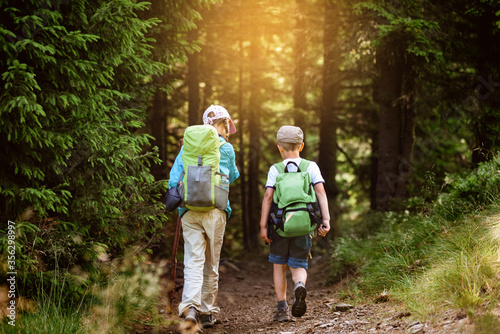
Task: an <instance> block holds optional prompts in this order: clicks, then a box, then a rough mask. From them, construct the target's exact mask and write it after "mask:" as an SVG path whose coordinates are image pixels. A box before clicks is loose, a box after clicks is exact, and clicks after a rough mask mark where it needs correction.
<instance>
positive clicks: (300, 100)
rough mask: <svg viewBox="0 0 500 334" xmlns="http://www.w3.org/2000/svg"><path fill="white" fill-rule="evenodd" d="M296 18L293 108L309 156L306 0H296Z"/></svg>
mask: <svg viewBox="0 0 500 334" xmlns="http://www.w3.org/2000/svg"><path fill="white" fill-rule="evenodd" d="M295 3H296V6H297V8H296V18H295V46H294V50H293V51H294V53H295V55H294V60H295V71H294V85H293V108H294V123H295V125H296V126H299V127H302V129H303V130H304V143H305V144H306V145H305V146H304V151H303V152H302V154H303V155H304V156H307V149H308V147H307V136H306V132H307V129H308V128H309V126H308V124H307V123H306V120H307V117H305V113H306V110H307V103H306V86H305V77H306V56H305V55H306V53H307V41H306V32H307V29H306V24H307V22H306V16H305V13H306V9H307V8H306V0H296V1H295Z"/></svg>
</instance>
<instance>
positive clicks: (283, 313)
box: [273, 306, 290, 322]
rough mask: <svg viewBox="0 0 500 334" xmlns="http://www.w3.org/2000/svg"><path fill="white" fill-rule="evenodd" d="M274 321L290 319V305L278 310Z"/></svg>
mask: <svg viewBox="0 0 500 334" xmlns="http://www.w3.org/2000/svg"><path fill="white" fill-rule="evenodd" d="M273 321H279V322H283V321H290V316H289V315H288V306H287V307H284V308H280V309H279V310H276V312H275V313H274V316H273Z"/></svg>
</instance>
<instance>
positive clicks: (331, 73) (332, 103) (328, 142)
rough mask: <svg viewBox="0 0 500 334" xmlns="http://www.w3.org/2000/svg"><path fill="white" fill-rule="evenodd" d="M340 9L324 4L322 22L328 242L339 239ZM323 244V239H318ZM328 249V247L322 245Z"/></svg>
mask: <svg viewBox="0 0 500 334" xmlns="http://www.w3.org/2000/svg"><path fill="white" fill-rule="evenodd" d="M339 9H340V8H339V6H338V5H337V4H336V3H333V2H331V1H325V22H324V35H323V47H324V65H323V87H322V105H321V112H320V125H319V158H318V166H319V168H320V170H321V173H322V175H323V178H324V179H325V190H326V194H327V196H328V198H329V203H328V205H329V211H330V218H331V221H330V227H331V232H330V233H328V234H327V238H328V239H330V240H332V239H333V238H335V237H336V236H338V235H339V229H338V226H337V223H336V218H335V217H336V216H337V214H336V213H337V211H338V210H337V209H336V207H337V205H336V203H335V200H336V198H337V195H338V193H339V191H338V188H337V183H336V181H335V175H336V174H337V146H338V144H337V126H338V123H337V111H338V101H337V100H338V95H339V92H340V82H341V78H340V76H341V73H340V70H339V66H340V62H341V54H340V46H339V43H338V34H339V27H340V15H339ZM321 240H326V239H321ZM324 246H325V247H328V246H329V243H327V242H324Z"/></svg>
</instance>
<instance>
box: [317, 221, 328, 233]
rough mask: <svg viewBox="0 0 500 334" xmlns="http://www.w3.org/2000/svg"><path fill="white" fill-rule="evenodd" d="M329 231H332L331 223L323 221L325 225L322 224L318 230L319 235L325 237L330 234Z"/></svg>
mask: <svg viewBox="0 0 500 334" xmlns="http://www.w3.org/2000/svg"><path fill="white" fill-rule="evenodd" d="M328 231H330V221H329V220H323V224H321V225H320V227H319V229H318V234H319V235H320V236H322V237H324V236H325V235H326V234H327V233H328Z"/></svg>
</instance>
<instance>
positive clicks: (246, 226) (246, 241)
mask: <svg viewBox="0 0 500 334" xmlns="http://www.w3.org/2000/svg"><path fill="white" fill-rule="evenodd" d="M241 31H242V29H241V19H240V35H241ZM239 48H240V50H239V52H240V63H239V69H238V71H239V73H238V116H239V123H238V124H239V129H238V139H239V151H238V165H239V170H240V192H241V227H242V231H243V246H244V248H245V249H246V250H249V249H250V223H249V219H248V210H247V209H248V196H247V177H246V169H245V143H244V140H243V133H244V131H245V129H244V123H245V118H244V117H245V113H244V112H243V59H244V53H243V43H242V41H241V40H240V42H239Z"/></svg>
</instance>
